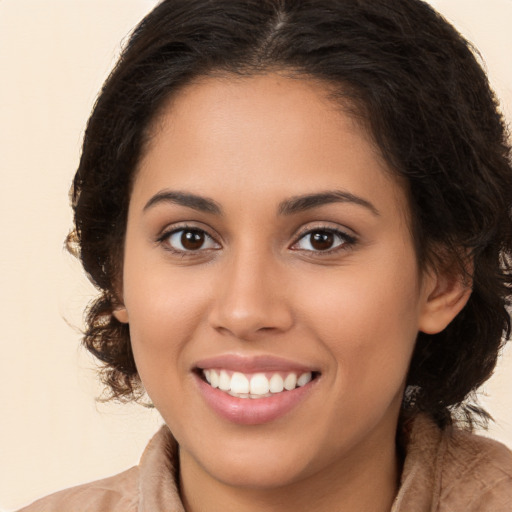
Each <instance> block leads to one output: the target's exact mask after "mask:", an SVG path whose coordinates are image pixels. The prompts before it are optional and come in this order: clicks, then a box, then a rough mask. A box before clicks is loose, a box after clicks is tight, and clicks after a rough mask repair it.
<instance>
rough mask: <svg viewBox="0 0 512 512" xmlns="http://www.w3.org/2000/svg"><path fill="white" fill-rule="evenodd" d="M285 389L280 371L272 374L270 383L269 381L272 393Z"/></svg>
mask: <svg viewBox="0 0 512 512" xmlns="http://www.w3.org/2000/svg"><path fill="white" fill-rule="evenodd" d="M283 389H284V381H283V377H281V375H279V373H276V374H274V375H272V377H271V378H270V383H269V390H270V392H271V393H281V391H283Z"/></svg>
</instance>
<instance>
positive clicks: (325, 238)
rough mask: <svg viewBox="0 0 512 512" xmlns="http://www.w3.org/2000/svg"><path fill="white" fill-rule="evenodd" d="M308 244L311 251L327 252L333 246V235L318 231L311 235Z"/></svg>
mask: <svg viewBox="0 0 512 512" xmlns="http://www.w3.org/2000/svg"><path fill="white" fill-rule="evenodd" d="M309 236H310V244H311V247H313V249H316V250H317V251H327V250H328V249H331V248H332V246H333V245H334V234H333V233H328V232H327V231H318V232H316V233H311V234H310V235H309Z"/></svg>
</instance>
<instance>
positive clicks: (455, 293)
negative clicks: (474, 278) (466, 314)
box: [418, 265, 472, 334]
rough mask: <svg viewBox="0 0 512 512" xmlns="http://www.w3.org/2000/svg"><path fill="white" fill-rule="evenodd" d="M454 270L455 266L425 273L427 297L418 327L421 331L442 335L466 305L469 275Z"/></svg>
mask: <svg viewBox="0 0 512 512" xmlns="http://www.w3.org/2000/svg"><path fill="white" fill-rule="evenodd" d="M455 267H456V265H453V266H450V267H449V268H446V269H444V270H443V271H435V270H429V271H427V272H425V274H424V277H423V279H424V282H423V286H424V293H425V298H424V302H423V304H422V310H421V314H420V317H419V327H418V328H419V330H420V331H421V332H424V333H426V334H437V333H439V332H441V331H442V330H443V329H445V328H446V327H447V326H448V324H449V323H450V322H451V321H452V320H453V319H454V318H455V317H456V316H457V315H458V314H459V313H460V311H461V310H462V309H463V308H464V306H465V305H466V303H467V301H468V299H469V297H470V295H471V291H472V288H471V286H472V282H471V280H470V279H469V278H468V275H470V274H468V273H465V272H463V271H461V270H460V269H459V268H455ZM471 274H472V272H471Z"/></svg>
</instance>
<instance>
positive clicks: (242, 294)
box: [209, 250, 293, 341]
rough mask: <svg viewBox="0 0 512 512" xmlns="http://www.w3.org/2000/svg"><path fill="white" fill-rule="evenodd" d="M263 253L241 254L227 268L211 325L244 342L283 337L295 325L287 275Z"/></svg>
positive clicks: (210, 319) (227, 264)
mask: <svg viewBox="0 0 512 512" xmlns="http://www.w3.org/2000/svg"><path fill="white" fill-rule="evenodd" d="M278 267H279V265H278V264H277V262H276V261H275V260H274V259H273V258H272V257H269V256H268V255H266V256H265V255H264V254H262V253H260V252H259V251H254V250H253V251H246V252H240V253H239V254H237V255H234V257H233V258H232V259H231V260H230V261H226V262H225V264H224V265H223V269H222V272H220V274H219V281H218V283H219V285H218V287H217V291H216V294H215V300H214V303H213V307H212V309H211V310H210V315H209V322H210V325H211V326H212V327H213V328H214V329H216V330H217V331H219V332H221V333H223V334H227V335H231V336H234V337H236V338H238V339H240V340H246V341H251V340H256V339H258V338H259V337H261V335H263V334H266V335H268V334H272V333H282V332H285V331H287V330H288V329H290V328H291V326H292V325H293V315H292V311H291V307H290V301H289V300H288V297H287V295H286V286H285V283H284V280H285V279H284V277H283V272H282V271H281V272H280V269H279V268H278Z"/></svg>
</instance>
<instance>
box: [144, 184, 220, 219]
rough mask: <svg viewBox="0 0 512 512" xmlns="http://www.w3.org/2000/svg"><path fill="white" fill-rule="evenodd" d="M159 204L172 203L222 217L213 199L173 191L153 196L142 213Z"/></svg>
mask: <svg viewBox="0 0 512 512" xmlns="http://www.w3.org/2000/svg"><path fill="white" fill-rule="evenodd" d="M161 203H172V204H179V205H181V206H186V207H188V208H192V209H194V210H198V211H200V212H205V213H213V214H215V215H222V208H221V207H220V205H219V204H218V203H217V202H216V201H214V200H213V199H209V198H208V197H203V196H198V195H196V194H190V193H188V192H179V191H173V190H162V191H160V192H158V194H155V195H154V196H153V197H152V198H151V199H150V200H149V201H148V202H147V203H146V204H145V206H144V208H143V211H147V210H149V209H150V208H152V207H153V206H156V205H157V204H161Z"/></svg>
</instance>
